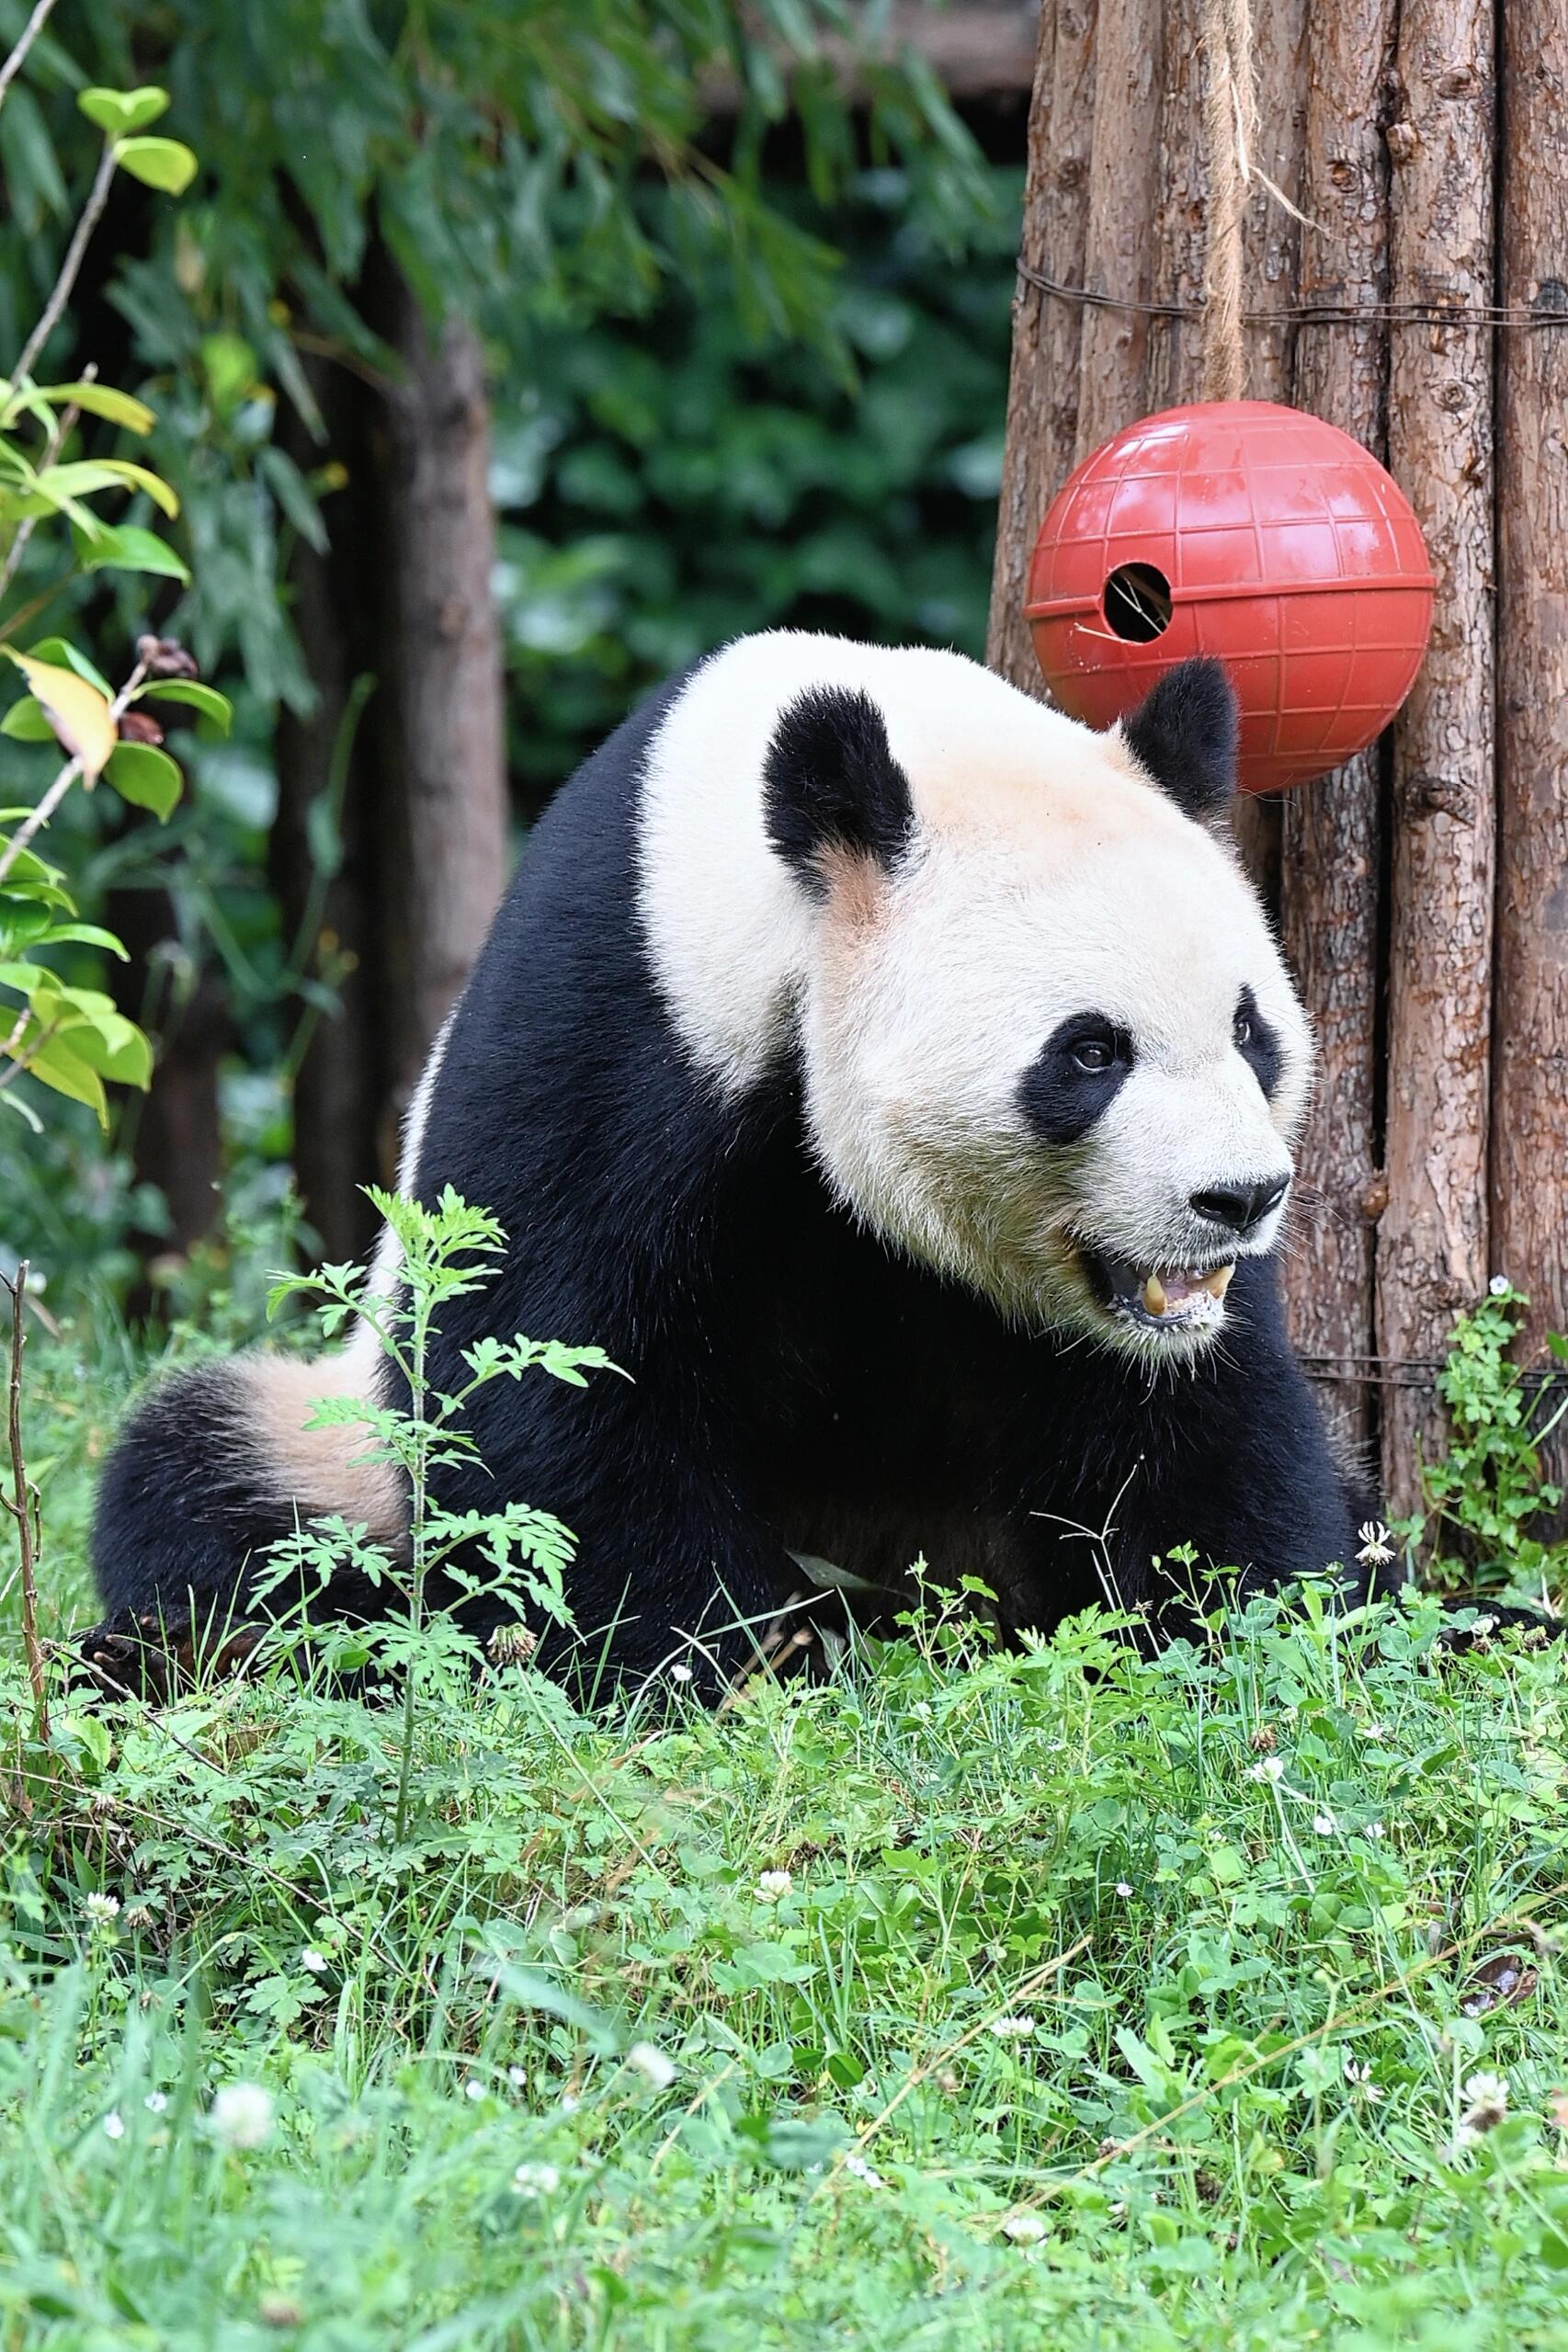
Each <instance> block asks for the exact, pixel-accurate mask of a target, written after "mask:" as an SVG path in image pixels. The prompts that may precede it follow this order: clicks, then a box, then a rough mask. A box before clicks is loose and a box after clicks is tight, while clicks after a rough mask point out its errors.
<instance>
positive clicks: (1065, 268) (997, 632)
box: [985, 0, 1096, 696]
mask: <svg viewBox="0 0 1568 2352" xmlns="http://www.w3.org/2000/svg"><path fill="white" fill-rule="evenodd" d="M1095 14H1096V0H1054V5H1051V0H1048V5H1047V6H1045V7H1044V8H1043V9H1042V10H1041V12H1040V62H1039V64H1038V67H1037V69H1036V73H1035V81H1034V95H1033V97H1032V98H1031V100H1030V104H1029V155H1028V172H1027V174H1026V176H1025V180H1024V224H1023V240H1022V259H1023V262H1024V266H1025V267H1026V268H1028V269H1035V270H1039V271H1040V272H1041V273H1042V275H1044V276H1046V277H1048V278H1055V279H1056V280H1057V281H1058V282H1059V283H1060V284H1062V285H1069V286H1081V285H1082V284H1083V282H1084V242H1085V231H1086V228H1087V223H1088V196H1089V141H1090V134H1091V128H1092V124H1093V120H1094V77H1095ZM1082 323H1083V311H1082V308H1081V306H1080V305H1079V304H1078V303H1076V302H1063V301H1057V300H1055V299H1054V298H1053V297H1051V295H1049V294H1046V293H1043V292H1042V291H1041V290H1040V288H1039V287H1038V286H1032V285H1031V284H1030V283H1029V281H1028V278H1024V277H1021V276H1020V278H1019V280H1018V285H1017V292H1016V293H1015V295H1014V297H1013V364H1012V373H1011V376H1010V378H1009V381H1008V386H1007V428H1006V455H1005V457H1004V459H1003V468H1002V498H1001V507H1000V511H999V514H998V517H997V528H996V560H995V566H994V573H993V577H992V588H991V628H990V635H989V638H988V640H987V643H986V648H985V658H986V660H987V662H988V663H989V664H990V665H991V667H992V668H993V669H994V670H999V671H1000V672H1001V674H1002V676H1004V677H1006V678H1010V679H1011V680H1012V682H1013V684H1014V685H1015V686H1019V687H1023V689H1024V691H1025V693H1026V694H1033V695H1039V696H1043V694H1044V692H1045V682H1044V680H1043V679H1042V677H1041V676H1040V664H1039V663H1038V662H1037V661H1036V659H1035V653H1034V645H1033V642H1032V641H1031V639H1030V636H1029V627H1028V621H1027V620H1026V619H1024V590H1025V585H1026V583H1027V581H1028V565H1029V556H1030V554H1031V553H1032V551H1033V549H1034V543H1035V538H1036V535H1037V533H1038V532H1039V529H1040V521H1041V518H1042V517H1043V516H1044V514H1045V510H1046V507H1047V506H1049V505H1050V503H1051V498H1052V496H1053V495H1054V494H1055V493H1056V491H1057V490H1058V489H1060V487H1061V485H1062V481H1063V479H1064V478H1065V476H1066V475H1067V473H1068V472H1070V471H1071V468H1072V465H1073V460H1074V449H1075V447H1076V442H1077V434H1078V355H1079V341H1080V330H1081V327H1082Z"/></svg>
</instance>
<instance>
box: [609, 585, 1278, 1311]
mask: <svg viewBox="0 0 1568 2352" xmlns="http://www.w3.org/2000/svg"><path fill="white" fill-rule="evenodd" d="M820 687H839V688H848V689H851V690H855V689H858V690H860V691H863V692H864V693H866V694H867V695H869V697H870V698H871V699H872V700H873V702H874V703H875V704H876V706H877V709H878V710H879V711H880V712H881V715H882V718H883V720H884V722H885V724H886V729H887V736H888V744H889V747H890V749H891V751H892V756H893V758H894V759H895V760H896V761H897V763H898V765H899V767H901V768H902V769H903V772H904V774H905V776H906V777H907V778H908V782H909V786H910V793H911V798H912V800H913V803H914V809H915V820H916V832H915V842H914V844H913V846H912V849H911V852H910V854H909V855H908V856H907V857H905V858H902V859H901V860H900V861H899V862H898V864H897V866H896V867H895V868H894V869H893V870H892V872H886V871H883V870H881V869H879V868H878V867H876V866H875V865H874V864H873V863H871V862H870V861H869V860H867V859H865V858H852V857H845V858H836V859H835V858H831V857H829V858H825V859H824V879H825V881H826V883H827V888H826V892H825V895H824V896H823V897H822V898H821V899H820V900H819V899H813V898H812V896H811V895H809V894H808V893H806V892H802V891H801V888H800V887H799V882H798V879H797V878H796V877H795V876H794V875H793V874H792V873H791V872H790V869H789V868H788V866H787V865H786V864H785V862H784V861H783V859H781V858H780V857H779V856H778V852H777V849H776V847H775V846H774V845H773V843H772V842H771V841H770V839H769V837H768V831H767V811H766V805H765V767H766V762H767V753H768V747H769V744H771V742H772V741H773V739H774V735H775V733H776V730H777V727H778V720H779V715H780V713H781V711H783V710H787V709H788V708H789V707H790V704H791V703H792V702H794V701H795V700H797V699H798V698H799V697H800V696H801V694H802V693H804V692H806V691H807V690H809V689H813V688H820ZM641 893H642V919H643V925H644V929H645V933H646V937H647V939H648V943H649V949H650V956H651V960H652V964H653V972H654V975H655V978H656V981H657V983H658V985H659V987H660V989H661V991H662V992H663V994H664V996H665V1001H666V1004H667V1006H668V1008H669V1012H670V1015H671V1017H672V1018H673V1020H674V1023H675V1026H676V1029H677V1031H678V1032H679V1034H680V1036H681V1038H682V1040H684V1042H685V1044H686V1046H687V1050H688V1051H689V1052H690V1054H691V1055H692V1058H693V1060H694V1061H695V1062H697V1063H698V1065H699V1067H700V1068H701V1069H702V1070H703V1071H705V1072H706V1073H707V1074H709V1075H710V1078H711V1080H712V1081H713V1082H714V1083H715V1084H716V1085H719V1086H720V1087H721V1088H722V1089H724V1090H725V1091H726V1092H727V1093H730V1094H734V1095H742V1094H744V1092H745V1091H746V1089H748V1088H749V1087H751V1086H753V1085H756V1083H757V1081H758V1079H759V1077H760V1076H761V1074H763V1072H764V1071H765V1070H766V1069H767V1067H768V1065H769V1064H770V1062H772V1061H773V1060H774V1059H775V1058H776V1057H777V1055H778V1051H779V1050H780V1047H781V1045H782V1043H783V1041H784V1040H785V1039H786V1037H787V1036H788V1034H789V1031H790V1024H791V1022H792V1021H793V1020H794V1019H795V1018H796V1017H797V1015H798V1017H799V1020H800V1035H801V1058H802V1064H803V1077H804V1086H805V1096H806V1105H807V1112H808V1118H809V1121H810V1128H811V1133H812V1141H813V1143H814V1146H815V1149H816V1151H817V1153H818V1155H819V1158H820V1161H821V1165H822V1166H823V1168H824V1172H825V1174H826V1175H827V1176H828V1177H829V1179H830V1181H831V1182H832V1183H833V1185H834V1186H835V1188H836V1190H837V1191H838V1193H839V1195H840V1197H841V1198H842V1199H844V1200H845V1201H846V1203H847V1204H848V1205H849V1206H850V1207H851V1208H852V1209H853V1210H855V1212H856V1213H857V1214H858V1216H860V1217H861V1218H862V1219H863V1220H864V1221H866V1222H867V1223H868V1224H869V1226H871V1227H872V1228H873V1229H874V1230H875V1231H876V1232H877V1233H880V1234H881V1236H882V1237H883V1238H884V1239H885V1240H888V1241H891V1242H892V1243H894V1244H898V1245H901V1246H903V1247H904V1248H907V1249H908V1250H910V1251H911V1252H912V1253H913V1254H914V1255H915V1256H918V1257H919V1258H921V1259H923V1260H924V1261H925V1262H926V1264H928V1265H931V1266H933V1267H937V1268H938V1269H939V1270H941V1271H943V1272H946V1273H949V1274H951V1275H954V1276H956V1277H958V1278H960V1279H961V1280H963V1281H966V1282H968V1283H969V1284H971V1286H972V1287H973V1288H975V1289H977V1290H980V1291H981V1292H982V1293H983V1295H984V1296H985V1297H987V1298H989V1299H990V1300H992V1301H994V1303H995V1304H996V1305H998V1306H999V1307H1001V1308H1002V1309H1003V1310H1004V1311H1005V1312H1006V1313H1008V1314H1009V1315H1011V1316H1015V1317H1018V1318H1021V1319H1024V1320H1027V1321H1030V1322H1038V1323H1043V1324H1054V1325H1058V1326H1061V1325H1066V1326H1069V1327H1072V1328H1075V1329H1082V1330H1084V1331H1085V1333H1087V1334H1089V1335H1092V1336H1094V1337H1096V1338H1097V1339H1099V1340H1101V1341H1104V1342H1107V1343H1108V1344H1110V1345H1113V1346H1123V1347H1127V1348H1131V1349H1132V1350H1135V1351H1138V1352H1149V1351H1151V1350H1156V1351H1166V1350H1169V1349H1171V1348H1172V1347H1176V1348H1178V1349H1181V1350H1187V1349H1190V1348H1191V1347H1192V1346H1197V1345H1199V1344H1202V1343H1203V1342H1206V1341H1210V1340H1212V1339H1213V1338H1214V1337H1215V1336H1216V1335H1218V1333H1219V1332H1220V1331H1221V1329H1222V1327H1223V1322H1224V1310H1223V1308H1222V1306H1221V1304H1220V1302H1219V1301H1207V1300H1206V1301H1200V1302H1199V1303H1200V1304H1201V1305H1202V1307H1203V1312H1202V1313H1201V1314H1199V1315H1197V1316H1193V1317H1184V1318H1182V1319H1180V1320H1179V1321H1177V1322H1175V1323H1173V1324H1172V1325H1171V1327H1170V1329H1169V1330H1166V1331H1160V1330H1156V1329H1154V1328H1153V1326H1152V1325H1151V1324H1148V1323H1145V1322H1135V1321H1132V1320H1131V1319H1129V1318H1128V1317H1126V1316H1123V1315H1119V1314H1115V1313H1112V1312H1108V1310H1107V1308H1106V1306H1105V1304H1104V1303H1103V1301H1102V1300H1101V1299H1100V1297H1099V1296H1098V1295H1097V1292H1096V1288H1095V1286H1094V1284H1093V1283H1092V1282H1091V1280H1090V1279H1089V1278H1088V1277H1087V1275H1086V1273H1085V1267H1084V1266H1083V1263H1082V1261H1081V1259H1080V1257H1079V1255H1078V1249H1077V1246H1076V1244H1077V1243H1079V1242H1087V1243H1089V1244H1093V1245H1094V1246H1095V1247H1096V1248H1098V1249H1099V1250H1101V1251H1103V1252H1108V1253H1110V1254H1111V1255H1113V1256H1116V1257H1118V1258H1120V1259H1125V1260H1129V1261H1133V1262H1136V1263H1137V1264H1138V1265H1139V1266H1141V1267H1146V1268H1148V1269H1149V1270H1150V1271H1154V1270H1155V1269H1160V1268H1176V1267H1184V1266H1187V1264H1189V1263H1191V1262H1193V1261H1198V1262H1199V1263H1208V1262H1210V1260H1212V1259H1213V1256H1214V1237H1213V1234H1212V1233H1211V1232H1209V1231H1207V1230H1206V1229H1205V1228H1204V1227H1203V1226H1202V1225H1201V1223H1200V1222H1199V1221H1198V1220H1196V1219H1195V1218H1194V1216H1193V1214H1192V1211H1191V1209H1190V1207H1189V1205H1188V1204H1189V1200H1190V1198H1191V1196H1192V1195H1193V1194H1194V1193H1196V1192H1199V1191H1201V1190H1202V1189H1203V1188H1204V1187H1207V1186H1210V1185H1213V1184H1215V1183H1233V1182H1235V1181H1237V1180H1251V1181H1254V1182H1260V1183H1263V1182H1268V1181H1271V1180H1273V1181H1278V1180H1279V1179H1288V1178H1289V1176H1290V1155H1289V1149H1288V1146H1289V1143H1290V1139H1291V1138H1292V1137H1293V1135H1294V1133H1295V1131H1296V1129H1297V1127H1298V1125H1299V1122H1300V1119H1301V1110H1302V1107H1303V1104H1304V1100H1305V1096H1306V1090H1307V1085H1308V1077H1309V1068H1310V1048H1309V1040H1308V1034H1307V1028H1306V1023H1305V1020H1304V1017H1303V1016H1302V1013H1301V1007H1300V1005H1299V1003H1298V1001H1297V998H1296V995H1295V993H1294V991H1293V989H1292V987H1291V985H1290V980H1289V977H1288V976H1287V973H1286V971H1285V968H1284V965H1283V963H1282V961H1281V960H1280V957H1279V954H1278V949H1277V948H1276V946H1275V943H1274V940H1273V937H1272V936H1271V934H1270V932H1269V929H1268V926H1267V921H1266V919H1265V917H1264V915H1263V912H1262V910H1261V908H1260V907H1259V905H1258V903H1257V901H1256V897H1255V895H1254V893H1253V892H1252V890H1251V888H1250V886H1249V884H1248V883H1247V881H1246V880H1245V878H1244V874H1243V873H1242V870H1241V869H1240V866H1239V864H1238V862H1237V860H1236V858H1235V856H1234V853H1233V850H1232V848H1231V847H1230V845H1229V841H1228V839H1226V840H1221V839H1220V838H1217V837H1215V835H1212V834H1210V832H1209V831H1208V830H1207V829H1206V828H1205V826H1203V825H1202V824H1199V823H1196V822H1195V821H1194V820H1193V819H1191V818H1189V817H1187V816H1186V815H1184V814H1183V813H1182V812H1181V811H1180V810H1179V809H1178V808H1177V807H1176V805H1175V804H1174V802H1173V801H1171V800H1170V799H1169V798H1168V797H1167V796H1166V795H1165V793H1164V792H1163V791H1161V790H1159V789H1157V787H1156V786H1155V785H1154V784H1153V782H1151V781H1150V780H1149V778H1147V777H1146V775H1145V774H1144V772H1143V770H1142V767H1140V764H1139V762H1138V760H1137V758H1136V757H1135V756H1134V755H1133V753H1132V752H1131V749H1130V748H1129V746H1128V744H1126V742H1125V741H1124V740H1123V739H1122V737H1121V734H1120V733H1119V731H1118V730H1112V731H1111V732H1110V733H1108V734H1096V733H1092V732H1091V731H1090V730H1089V729H1087V728H1085V727H1082V726H1080V725H1078V724H1077V723H1076V722H1074V721H1073V720H1071V719H1068V718H1065V717H1064V716H1062V713H1060V712H1058V711H1055V710H1048V709H1046V708H1045V707H1044V706H1043V705H1042V704H1040V703H1039V702H1036V701H1033V700H1031V699H1030V698H1029V697H1028V696H1027V695H1024V694H1021V693H1019V692H1018V691H1017V688H1015V687H1010V686H1008V685H1007V684H1006V683H1005V682H1004V681H1003V680H1002V679H1000V678H998V677H996V676H994V675H993V674H992V673H991V672H990V671H988V670H984V669H983V668H981V667H980V666H979V665H978V664H976V663H974V662H971V661H969V660H967V659H965V658H964V657H963V656H962V655H960V654H957V653H937V652H929V651H925V650H920V649H910V650H903V649H895V648H892V647H883V646H871V645H858V644H852V643H850V642H846V641H844V640H842V639H835V638H824V637H818V636H808V635H804V634H801V633H797V632H790V631H776V632H773V633H771V634H768V635H765V636H759V637H751V638H744V639H742V640H741V641H740V642H738V643H736V644H733V645H732V646H730V647H728V648H727V649H726V650H725V651H724V652H723V653H721V654H719V655H718V656H717V657H716V658H715V659H714V660H712V661H711V662H710V663H708V664H707V665H704V667H702V668H701V669H700V670H699V672H698V673H697V674H696V676H694V677H693V679H692V680H691V682H690V683H689V684H688V685H687V687H686V690H685V692H684V693H683V694H682V695H681V697H680V699H678V700H677V701H676V704H675V706H674V708H673V709H672V710H670V712H669V713H668V715H667V717H666V719H665V723H664V725H663V726H662V728H661V729H660V731H659V733H658V735H657V736H656V738H655V739H654V742H653V746H652V749H651V753H650V757H649V761H648V767H647V771H646V779H645V783H644V817H643V826H642V853H641ZM1244 988H1248V989H1250V990H1251V992H1252V994H1253V997H1254V999H1255V1000H1256V1005H1257V1007H1258V1010H1259V1012H1260V1014H1261V1015H1262V1016H1263V1017H1264V1019H1265V1020H1266V1021H1267V1024H1268V1025H1269V1028H1271V1029H1272V1031H1273V1032H1274V1034H1275V1036H1276V1038H1277V1039H1278V1042H1279V1046H1280V1059H1281V1068H1280V1074H1279V1077H1278V1083H1277V1084H1276V1085H1275V1087H1274V1090H1273V1094H1272V1097H1271V1098H1266V1096H1265V1095H1264V1093H1263V1092H1262V1090H1261V1089H1260V1087H1259V1085H1258V1084H1257V1081H1256V1077H1255V1076H1254V1074H1253V1072H1252V1071H1251V1069H1250V1068H1249V1067H1248V1066H1247V1064H1246V1062H1244V1060H1243V1058H1242V1057H1241V1055H1240V1054H1239V1053H1238V1052H1237V1051H1235V1049H1234V1046H1233V1038H1232V1023H1233V1017H1234V1012H1235V1007H1236V1003H1237V999H1238V996H1239V994H1240V993H1241V991H1242V990H1243V989H1244ZM1091 1008H1092V1009H1096V1010H1098V1011H1101V1012H1103V1013H1105V1014H1106V1015H1108V1017H1110V1018H1111V1019H1112V1020H1114V1021H1116V1022H1118V1023H1119V1024H1122V1025H1124V1026H1125V1028H1127V1029H1128V1030H1129V1031H1130V1032H1131V1035H1132V1037H1133V1039H1134V1041H1135V1060H1134V1064H1133V1067H1132V1070H1131V1075H1130V1077H1129V1079H1128V1081H1127V1083H1126V1085H1124V1086H1123V1087H1122V1089H1121V1091H1120V1093H1119V1096H1117V1099H1116V1101H1115V1103H1114V1104H1113V1105H1112V1106H1111V1108H1110V1109H1109V1110H1108V1113H1107V1114H1106V1116H1105V1118H1104V1119H1103V1120H1101V1121H1100V1122H1099V1123H1098V1124H1097V1125H1096V1128H1095V1129H1094V1131H1092V1133H1091V1135H1090V1136H1089V1137H1087V1138H1086V1139H1085V1142H1084V1143H1083V1144H1082V1145H1081V1146H1080V1147H1079V1148H1078V1149H1076V1150H1075V1151H1074V1152H1073V1153H1066V1154H1063V1153H1054V1154H1047V1153H1042V1152H1041V1149H1040V1142H1039V1139H1038V1137H1036V1136H1035V1135H1034V1134H1032V1133H1031V1131H1030V1130H1029V1127H1028V1122H1027V1120H1026V1119H1025V1117H1024V1114H1023V1111H1022V1109H1021V1108H1020V1105H1019V1099H1018V1091H1019V1083H1020V1080H1021V1078H1022V1076H1023V1074H1024V1072H1025V1071H1026V1070H1027V1069H1028V1065H1029V1064H1030V1062H1032V1061H1033V1059H1034V1057H1035V1055H1036V1054H1037V1053H1038V1052H1039V1051H1040V1047H1041V1045H1042V1043H1043V1041H1044V1040H1046V1039H1047V1038H1048V1037H1049V1036H1050V1035H1051V1032H1052V1030H1053V1029H1054V1028H1056V1026H1057V1024H1058V1023H1059V1022H1060V1021H1062V1019H1063V1018H1065V1017H1068V1016H1070V1015H1072V1014H1074V1013H1077V1012H1083V1011H1086V1010H1089V1009H1091ZM1279 1214H1280V1212H1279V1211H1278V1210H1277V1211H1276V1212H1275V1213H1274V1214H1273V1215H1272V1216H1271V1217H1269V1218H1268V1219H1267V1221H1266V1222H1265V1223H1264V1224H1262V1225H1261V1226H1260V1227H1259V1228H1258V1229H1257V1230H1256V1233H1252V1234H1250V1235H1249V1236H1248V1237H1247V1239H1246V1240H1245V1242H1244V1244H1241V1248H1242V1249H1243V1250H1244V1251H1246V1252H1261V1251H1264V1250H1267V1249H1268V1248H1269V1247H1270V1246H1271V1245H1272V1244H1273V1243H1274V1241H1275V1239H1276V1237H1277V1233H1278V1218H1279ZM1236 1254H1238V1253H1237V1252H1236V1251H1234V1250H1233V1251H1230V1252H1227V1253H1225V1255H1226V1256H1234V1255H1236Z"/></svg>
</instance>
